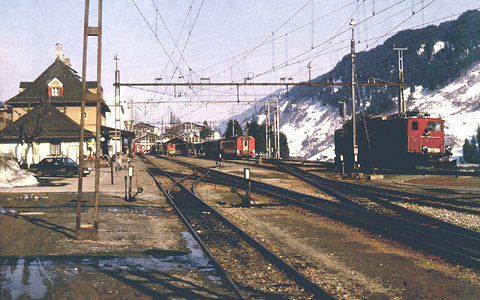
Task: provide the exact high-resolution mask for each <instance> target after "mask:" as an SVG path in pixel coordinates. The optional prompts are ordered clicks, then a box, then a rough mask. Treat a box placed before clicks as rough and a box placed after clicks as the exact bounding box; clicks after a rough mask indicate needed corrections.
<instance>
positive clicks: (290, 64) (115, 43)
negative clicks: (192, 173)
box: [0, 0, 480, 122]
mask: <svg viewBox="0 0 480 300" xmlns="http://www.w3.org/2000/svg"><path fill="white" fill-rule="evenodd" d="M96 5H97V2H96V1H93V0H92V1H91V6H92V9H91V17H90V18H91V20H96V14H95V11H96ZM84 6H85V4H84V1H81V0H49V1H35V0H16V1H2V2H1V4H0V25H1V28H2V29H1V31H0V41H1V43H0V86H1V87H2V88H1V89H0V101H6V100H8V99H9V98H10V97H13V96H14V95H16V94H17V92H18V87H19V83H20V81H33V80H34V79H35V78H36V77H37V76H38V75H40V74H41V72H42V71H44V70H45V69H46V68H47V67H48V66H49V65H50V64H51V63H52V62H53V52H54V50H55V44H56V43H61V44H63V49H64V52H65V57H68V58H70V59H71V62H72V67H73V68H74V69H75V70H77V71H78V72H79V73H81V62H82V43H83V22H84ZM479 7H480V3H479V2H478V1H471V0H455V1H454V0H436V1H435V0H433V1H432V0H423V1H422V0H413V1H412V0H403V1H402V0H383V1H380V0H376V1H373V0H365V1H363V0H358V1H357V0H336V1H330V0H328V1H326V0H313V1H312V0H276V1H266V0H242V1H240V0H215V1H212V0H210V1H209V0H204V1H202V0H184V1H178V0H166V1H159V0H114V1H104V4H103V40H102V43H103V48H102V56H103V61H102V73H103V76H102V85H103V87H104V92H105V94H107V95H108V94H109V95H112V94H114V89H113V82H114V70H115V61H114V60H113V57H114V55H115V54H118V55H119V56H120V61H119V68H120V70H121V80H122V82H153V81H154V80H155V78H159V77H161V78H163V82H169V81H180V82H181V81H184V80H189V81H193V82H198V81H199V80H200V78H201V77H208V78H210V80H211V81H212V82H213V81H215V82H230V81H243V80H244V78H246V77H251V76H252V75H253V76H255V79H254V81H257V82H272V81H275V82H278V81H279V80H280V78H281V77H293V78H294V80H295V81H304V80H308V69H307V64H308V63H309V62H310V61H311V62H312V74H313V77H316V76H319V75H321V74H322V73H325V72H327V71H328V70H329V69H331V68H332V67H333V66H334V65H335V64H336V62H337V61H338V60H339V59H341V57H342V56H343V55H345V54H347V53H348V52H349V44H350V34H351V33H350V27H349V25H348V23H349V21H350V18H351V17H353V18H355V19H356V20H357V22H360V24H359V25H358V26H357V28H356V32H357V35H356V39H357V40H358V41H360V43H359V44H358V45H357V51H361V50H363V49H369V48H372V47H375V46H376V45H378V44H379V43H381V42H383V40H384V39H385V38H386V37H389V36H391V35H393V34H394V33H395V32H397V31H398V30H400V29H405V28H417V27H418V26H424V25H429V24H431V23H433V24H438V23H439V22H443V21H447V20H450V19H452V18H456V17H458V14H460V13H462V12H464V11H466V10H468V9H478V8H479ZM422 8H423V10H422ZM374 11H375V15H373V12H374ZM142 14H143V16H142ZM144 18H145V19H144ZM312 20H313V21H314V22H313V26H312V25H311V23H312ZM91 25H92V26H93V25H95V24H94V22H91ZM272 33H273V36H272ZM382 37H384V38H382ZM94 41H95V40H94V39H92V38H91V39H89V44H90V45H94ZM173 41H176V44H175V43H174V42H173ZM312 46H313V48H312ZM93 49H94V47H92V48H91V50H90V52H89V54H90V57H95V54H94V51H93ZM180 53H182V55H180ZM91 62H92V64H91V65H89V70H90V72H89V75H88V76H87V79H88V80H95V77H94V75H93V74H95V73H94V72H95V67H94V63H95V61H94V60H93V61H91ZM180 76H183V77H182V78H179V77H180ZM156 91H159V92H161V93H153V92H151V91H143V90H139V89H131V88H125V89H124V90H123V91H122V94H123V95H124V96H131V97H132V98H133V99H134V101H137V102H144V101H147V100H148V99H150V100H152V99H153V101H162V102H168V101H172V99H175V100H177V101H178V100H179V99H180V100H182V101H185V102H189V101H196V100H200V99H201V100H209V99H212V100H219V99H228V100H232V99H235V98H236V91H228V90H225V89H223V90H220V89H218V88H212V89H210V90H199V89H195V90H190V89H187V88H183V90H182V89H181V88H180V89H179V90H177V91H176V92H177V94H178V93H182V94H183V95H185V94H187V97H185V96H183V97H180V98H178V97H177V98H174V97H173V96H172V95H171V94H173V92H174V91H173V90H171V89H170V90H164V89H156ZM271 91H273V89H266V90H262V89H259V88H257V89H243V90H242V91H241V94H242V96H243V97H244V98H245V99H250V100H251V99H259V98H261V97H263V96H265V95H266V94H267V93H269V92H271ZM164 94H167V95H164ZM173 107H174V111H175V112H176V113H177V115H179V116H180V117H181V118H182V119H184V120H185V121H187V118H188V116H189V114H194V113H195V112H197V113H198V112H200V114H201V117H199V116H198V115H195V117H194V118H196V119H193V121H200V120H199V118H203V119H209V120H214V121H217V120H216V118H219V115H220V112H219V111H218V110H217V109H218V108H215V109H213V107H212V105H210V106H203V107H193V108H192V107H188V106H183V107H182V106H179V105H175V106H173ZM229 110H232V108H231V107H229V106H222V107H221V108H220V111H222V112H225V111H229ZM182 114H183V115H182ZM137 115H138V117H139V119H144V120H145V121H152V122H158V121H159V120H160V119H161V118H165V120H166V118H167V117H168V109H167V106H165V105H162V106H159V107H157V108H155V107H154V106H145V105H143V106H142V105H138V108H137ZM192 118H193V117H192Z"/></svg>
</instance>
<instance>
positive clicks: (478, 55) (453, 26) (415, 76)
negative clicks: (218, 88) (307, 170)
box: [238, 10, 480, 159]
mask: <svg viewBox="0 0 480 300" xmlns="http://www.w3.org/2000/svg"><path fill="white" fill-rule="evenodd" d="M478 26H480V11H478V10H472V11H467V12H465V13H464V14H462V15H461V16H460V17H459V18H458V19H457V20H453V21H448V22H444V23H441V24H439V25H438V26H428V27H425V28H421V29H417V30H405V31H401V32H398V33H397V34H395V35H394V36H392V37H391V38H389V39H387V40H386V41H385V43H384V44H383V45H380V46H378V47H376V48H374V49H371V50H369V51H366V52H359V53H357V68H356V70H357V81H358V82H361V81H366V78H372V77H379V76H380V77H381V76H382V75H381V74H383V76H385V78H383V77H382V80H386V81H388V82H395V81H397V78H398V70H397V55H396V53H394V51H392V44H398V45H402V47H407V48H408V49H409V50H408V51H407V52H406V53H405V56H404V60H405V63H404V72H405V83H406V86H407V88H406V89H405V92H404V97H405V99H406V101H407V103H406V104H407V110H414V109H416V110H419V111H420V112H422V113H429V114H430V115H431V116H433V117H437V116H440V117H442V118H443V119H444V120H445V121H446V126H445V133H446V134H447V141H446V144H448V145H451V146H452V147H453V151H454V157H457V158H458V157H461V156H462V145H463V143H464V140H465V138H468V139H470V138H471V137H472V136H473V135H474V134H475V133H476V129H477V126H479V125H480V31H478ZM349 62H350V60H349V55H346V56H345V57H344V58H343V59H342V60H341V61H340V62H339V63H338V64H337V65H336V66H335V68H333V69H332V70H331V71H330V72H328V73H326V74H324V75H322V76H319V77H318V78H315V79H313V80H312V82H314V83H317V82H318V83H321V82H327V81H328V80H329V79H332V78H333V80H335V82H344V80H345V78H348V76H350V75H349V72H350V66H349V64H350V63H349ZM357 95H358V100H357V101H358V105H359V107H358V108H357V111H358V112H359V113H360V114H361V113H365V114H391V113H395V112H397V111H398V89H397V88H395V87H383V86H378V87H362V88H360V90H359V92H358V93H357ZM275 96H276V97H278V98H279V104H280V107H281V110H282V114H281V116H280V129H281V131H283V132H284V133H285V134H286V136H287V140H288V143H289V144H288V145H289V148H290V155H291V156H303V157H306V158H309V159H325V158H327V159H333V158H334V132H335V130H336V129H338V128H340V126H341V124H342V121H343V120H342V117H341V116H340V104H338V101H339V100H346V99H349V89H348V88H346V87H340V86H337V87H315V86H297V87H294V88H292V89H291V90H290V91H289V95H288V96H287V94H286V93H285V92H281V91H277V94H276V95H275ZM268 97H270V96H268ZM268 97H266V98H268ZM263 114H264V109H263V108H258V107H257V109H254V108H251V109H250V110H248V111H246V112H244V113H243V114H242V117H240V118H238V119H239V120H243V119H244V117H243V116H244V115H247V117H249V119H250V117H252V116H253V117H254V118H253V119H254V120H255V119H256V120H258V121H259V122H262V121H263V119H264V115H263ZM347 118H351V103H347Z"/></svg>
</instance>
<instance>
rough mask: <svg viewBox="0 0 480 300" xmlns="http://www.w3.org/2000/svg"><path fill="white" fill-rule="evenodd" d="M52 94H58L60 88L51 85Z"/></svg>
mask: <svg viewBox="0 0 480 300" xmlns="http://www.w3.org/2000/svg"><path fill="white" fill-rule="evenodd" d="M52 96H60V88H58V87H52Z"/></svg>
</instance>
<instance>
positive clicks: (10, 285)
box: [0, 258, 55, 299]
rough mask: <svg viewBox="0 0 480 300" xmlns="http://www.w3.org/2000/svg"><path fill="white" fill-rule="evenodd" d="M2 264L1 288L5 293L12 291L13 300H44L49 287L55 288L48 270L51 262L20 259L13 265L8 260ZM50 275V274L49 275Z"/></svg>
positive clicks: (52, 276)
mask: <svg viewBox="0 0 480 300" xmlns="http://www.w3.org/2000/svg"><path fill="white" fill-rule="evenodd" d="M6 263H7V265H6V266H5V265H4V262H2V264H1V269H0V270H1V272H0V274H1V276H0V278H2V280H1V286H2V294H3V291H5V290H7V291H10V296H11V298H12V299H18V298H20V297H22V298H25V297H28V298H30V299H42V298H44V297H45V296H46V294H47V291H48V287H49V286H53V280H52V278H55V276H54V274H51V273H50V272H48V271H47V269H48V268H49V267H50V266H51V262H48V261H41V260H40V259H39V258H37V259H28V260H27V259H23V258H20V259H18V260H16V261H15V262H13V263H9V261H8V259H7V261H6ZM49 273H50V274H49Z"/></svg>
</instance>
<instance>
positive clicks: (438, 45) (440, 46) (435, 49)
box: [433, 41, 445, 55]
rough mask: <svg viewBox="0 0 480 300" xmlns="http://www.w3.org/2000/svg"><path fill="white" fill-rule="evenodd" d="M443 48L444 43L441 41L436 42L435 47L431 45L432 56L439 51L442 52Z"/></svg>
mask: <svg viewBox="0 0 480 300" xmlns="http://www.w3.org/2000/svg"><path fill="white" fill-rule="evenodd" d="M444 48H445V42H442V41H438V42H436V43H435V45H433V54H434V55H435V54H437V53H438V52H440V51H441V50H443V49H444Z"/></svg>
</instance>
